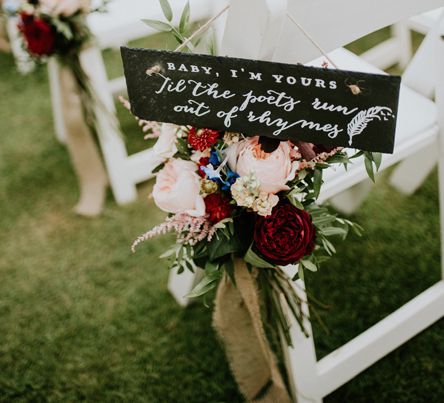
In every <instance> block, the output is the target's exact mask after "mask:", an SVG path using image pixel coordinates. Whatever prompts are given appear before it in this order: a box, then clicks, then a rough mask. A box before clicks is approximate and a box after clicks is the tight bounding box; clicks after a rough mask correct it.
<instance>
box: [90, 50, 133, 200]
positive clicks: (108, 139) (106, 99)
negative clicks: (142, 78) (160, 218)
mask: <svg viewBox="0 0 444 403" xmlns="http://www.w3.org/2000/svg"><path fill="white" fill-rule="evenodd" d="M81 63H82V66H83V68H84V69H85V71H86V73H87V74H88V76H89V78H90V80H91V85H92V86H93V88H94V89H95V92H96V94H97V96H98V97H99V99H100V101H101V103H102V105H97V106H96V118H97V132H98V137H99V142H100V146H101V149H102V154H103V158H104V160H105V164H106V167H107V171H108V177H109V181H110V184H111V188H112V191H113V194H114V198H115V199H116V202H117V203H118V204H126V203H130V202H132V201H134V200H135V199H136V198H137V189H136V183H135V180H134V173H133V172H132V171H131V169H130V167H129V164H128V153H127V151H126V147H125V143H124V141H123V134H122V133H121V132H120V129H119V124H118V121H117V118H116V113H115V106H114V99H113V97H112V94H111V93H110V90H109V84H108V77H107V74H106V70H105V65H104V62H103V58H102V52H101V51H100V49H99V48H97V47H90V48H88V49H86V50H85V51H83V52H82V54H81Z"/></svg>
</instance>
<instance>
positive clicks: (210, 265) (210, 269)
mask: <svg viewBox="0 0 444 403" xmlns="http://www.w3.org/2000/svg"><path fill="white" fill-rule="evenodd" d="M218 270H219V262H212V261H211V260H207V262H206V263H205V273H206V274H207V275H211V274H213V273H215V272H217V271H218Z"/></svg>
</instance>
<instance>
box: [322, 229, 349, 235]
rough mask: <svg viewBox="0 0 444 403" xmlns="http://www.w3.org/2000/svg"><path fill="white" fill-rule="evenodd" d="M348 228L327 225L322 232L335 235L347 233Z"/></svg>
mask: <svg viewBox="0 0 444 403" xmlns="http://www.w3.org/2000/svg"><path fill="white" fill-rule="evenodd" d="M347 232H348V231H347V230H346V229H345V228H341V227H327V228H322V233H323V234H324V235H325V236H333V235H347Z"/></svg>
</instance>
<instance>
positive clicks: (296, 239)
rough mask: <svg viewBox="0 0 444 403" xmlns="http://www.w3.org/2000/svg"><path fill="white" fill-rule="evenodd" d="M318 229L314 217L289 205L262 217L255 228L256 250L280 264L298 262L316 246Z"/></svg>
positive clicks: (278, 206)
mask: <svg viewBox="0 0 444 403" xmlns="http://www.w3.org/2000/svg"><path fill="white" fill-rule="evenodd" d="M315 237H316V229H315V227H314V226H313V224H312V222H311V216H310V214H308V213H307V212H306V211H304V210H300V209H298V208H296V207H294V206H293V205H292V204H289V203H281V204H278V205H277V206H276V207H274V208H273V211H272V213H271V215H269V216H267V217H262V216H258V217H257V218H256V223H255V227H254V245H255V248H256V250H257V251H258V252H259V253H261V254H262V255H263V257H265V259H267V260H268V261H269V262H271V263H274V264H277V265H282V266H284V265H287V264H290V263H297V262H298V261H299V260H301V259H302V258H303V257H304V256H306V255H310V254H311V253H312V252H313V249H314V247H315Z"/></svg>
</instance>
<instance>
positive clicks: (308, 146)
mask: <svg viewBox="0 0 444 403" xmlns="http://www.w3.org/2000/svg"><path fill="white" fill-rule="evenodd" d="M297 146H298V150H299V152H300V153H301V155H302V158H303V159H304V160H305V161H311V160H312V159H314V158H316V157H317V156H318V155H319V154H322V153H329V152H331V151H332V150H334V149H335V148H336V147H327V146H323V145H322V144H313V143H306V142H305V141H300V142H298V143H297Z"/></svg>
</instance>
